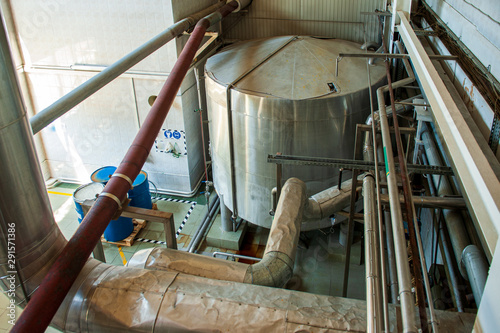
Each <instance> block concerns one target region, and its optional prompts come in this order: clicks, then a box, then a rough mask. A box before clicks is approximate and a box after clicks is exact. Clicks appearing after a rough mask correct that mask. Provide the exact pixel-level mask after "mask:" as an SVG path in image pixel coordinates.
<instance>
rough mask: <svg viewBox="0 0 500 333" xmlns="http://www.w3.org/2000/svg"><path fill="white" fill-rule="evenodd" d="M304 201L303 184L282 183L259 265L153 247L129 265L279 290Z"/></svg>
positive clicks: (290, 270)
mask: <svg viewBox="0 0 500 333" xmlns="http://www.w3.org/2000/svg"><path fill="white" fill-rule="evenodd" d="M306 198H307V197H306V185H305V183H304V182H303V181H301V180H299V179H297V178H290V179H288V180H287V181H286V183H285V185H284V186H283V189H282V191H281V196H280V199H279V202H278V206H277V208H276V214H275V216H274V221H273V224H272V227H271V231H270V233H269V238H268V241H267V246H266V250H265V252H264V256H263V258H262V260H261V261H260V262H258V263H255V264H253V265H248V264H243V263H239V262H234V261H227V260H223V259H219V258H212V257H206V256H201V255H198V254H192V253H187V252H181V251H177V250H171V249H165V248H156V249H153V250H147V252H143V251H139V252H137V253H136V254H135V255H134V256H133V257H132V258H131V260H130V266H133V267H140V268H145V269H150V270H165V271H175V272H179V273H186V274H191V275H196V276H202V277H206V278H211V279H219V280H226V281H235V282H244V283H249V284H258V285H263V286H271V287H283V286H284V285H285V284H286V283H287V282H288V280H289V279H290V278H291V277H292V273H293V267H294V259H295V253H296V250H297V244H298V242H299V235H300V224H301V222H302V215H303V211H304V205H305V202H306Z"/></svg>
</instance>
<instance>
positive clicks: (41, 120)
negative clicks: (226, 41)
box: [30, 2, 224, 134]
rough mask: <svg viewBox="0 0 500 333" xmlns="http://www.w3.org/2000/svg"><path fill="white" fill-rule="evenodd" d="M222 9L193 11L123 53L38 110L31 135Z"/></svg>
mask: <svg viewBox="0 0 500 333" xmlns="http://www.w3.org/2000/svg"><path fill="white" fill-rule="evenodd" d="M222 6H224V2H218V3H216V4H214V5H212V6H210V7H208V8H206V9H204V10H202V11H200V12H197V13H195V14H193V15H191V16H189V17H186V18H185V19H182V20H180V21H179V22H177V23H175V24H174V25H172V26H170V27H169V28H168V29H167V30H165V31H163V32H162V33H160V34H158V35H157V36H155V37H154V38H153V39H151V40H150V41H148V42H146V43H145V44H143V45H141V46H139V47H138V48H137V49H135V50H134V51H132V52H130V53H129V54H127V55H126V56H125V57H123V58H121V59H120V60H118V61H117V62H115V63H113V64H112V65H110V66H108V67H107V68H106V69H105V70H103V71H102V72H100V73H99V74H97V75H95V76H93V77H92V78H90V79H89V80H87V81H85V82H84V83H82V84H81V85H79V86H78V87H77V88H75V89H74V90H72V91H71V92H69V93H67V94H66V95H64V96H63V97H62V98H60V99H59V100H57V101H56V102H54V103H53V104H51V105H50V106H48V107H46V108H45V109H43V110H42V111H40V112H38V113H37V114H35V115H34V116H33V117H31V119H30V123H31V128H32V130H33V134H36V133H38V132H39V131H41V130H42V129H44V128H45V127H46V126H47V125H49V124H50V123H52V122H53V121H54V120H56V119H57V118H59V117H60V116H62V115H63V114H65V113H66V112H68V111H69V110H71V109H72V108H74V107H75V106H77V105H78V104H80V103H81V102H83V101H84V100H85V99H87V98H88V97H90V96H92V95H93V94H94V93H95V92H97V91H99V90H100V89H101V88H103V87H104V86H106V85H107V84H108V83H110V82H111V81H113V80H114V79H116V78H117V77H118V76H120V75H121V74H123V73H124V72H125V71H127V70H128V69H130V68H131V67H133V66H134V65H136V64H138V63H139V62H140V61H142V60H143V59H145V58H146V57H148V56H149V55H150V54H152V53H153V52H155V51H156V50H158V49H159V48H160V47H162V46H163V45H165V44H167V43H168V42H169V41H171V40H172V39H174V38H175V37H177V36H179V35H180V34H182V33H183V32H184V31H187V30H188V29H189V28H191V27H193V26H194V25H195V23H196V22H197V21H198V20H200V19H202V18H204V17H205V16H207V15H209V14H210V13H213V12H214V11H215V10H217V9H219V8H221V7H222Z"/></svg>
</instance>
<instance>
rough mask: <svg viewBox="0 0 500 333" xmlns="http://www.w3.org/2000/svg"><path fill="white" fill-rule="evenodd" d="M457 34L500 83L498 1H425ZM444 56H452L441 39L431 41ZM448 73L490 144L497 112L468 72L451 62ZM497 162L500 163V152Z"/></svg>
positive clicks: (499, 4) (499, 6) (499, 150)
mask: <svg viewBox="0 0 500 333" xmlns="http://www.w3.org/2000/svg"><path fill="white" fill-rule="evenodd" d="M425 2H426V3H427V4H428V5H429V6H430V7H431V8H432V10H433V11H434V12H435V13H436V14H437V15H438V16H439V17H440V18H441V20H443V22H445V23H446V24H447V26H448V28H450V29H451V30H452V31H453V33H454V34H455V35H456V36H458V37H459V38H460V40H461V41H462V42H463V43H464V44H465V45H466V46H467V48H468V49H469V50H470V51H471V52H472V53H473V54H474V55H475V56H476V57H477V58H478V59H479V61H481V63H482V64H483V65H484V66H485V67H490V72H491V74H492V75H493V76H494V77H495V78H496V79H497V80H500V60H499V59H500V2H498V0H425ZM431 39H433V40H434V44H435V46H436V47H437V48H438V49H439V50H440V52H441V53H445V54H446V53H448V51H447V50H446V48H445V47H444V45H443V44H442V43H441V42H440V41H439V38H431ZM447 63H448V72H449V74H450V76H451V77H452V78H453V80H454V84H455V86H456V88H457V89H458V90H459V91H460V92H461V93H462V96H463V99H464V101H465V102H466V105H467V107H468V109H469V112H470V113H471V116H472V118H473V119H474V121H475V122H476V124H477V125H478V127H479V129H480V130H481V132H482V134H483V136H484V137H485V139H486V140H488V138H489V134H490V129H491V125H492V122H493V110H492V109H491V107H490V106H489V105H488V103H487V102H486V100H485V99H484V98H483V97H482V96H481V95H480V93H479V90H478V89H477V87H476V86H475V85H474V84H473V83H472V82H471V81H470V79H469V78H468V77H467V75H466V74H465V72H464V71H463V70H462V69H461V68H460V67H459V66H456V64H455V62H453V61H449V62H447ZM496 156H497V158H498V159H500V149H498V151H497V154H496Z"/></svg>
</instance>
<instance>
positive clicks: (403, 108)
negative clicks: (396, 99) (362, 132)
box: [365, 94, 422, 125]
mask: <svg viewBox="0 0 500 333" xmlns="http://www.w3.org/2000/svg"><path fill="white" fill-rule="evenodd" d="M415 98H422V94H419V95H416V96H413V97H410V98H407V99H404V100H402V101H401V102H411V101H413V100H414V99H415ZM412 109H413V108H412V107H409V106H407V105H406V106H405V105H403V104H401V105H400V104H397V105H396V113H398V114H400V113H403V112H406V111H410V110H412ZM385 112H386V113H387V115H392V106H388V107H387V108H386V109H385ZM372 118H373V119H375V121H376V122H377V121H378V119H379V112H378V111H375V112H374V113H373V117H372V115H371V114H370V115H369V116H368V118H366V122H365V124H367V125H371V123H372V121H373V120H372Z"/></svg>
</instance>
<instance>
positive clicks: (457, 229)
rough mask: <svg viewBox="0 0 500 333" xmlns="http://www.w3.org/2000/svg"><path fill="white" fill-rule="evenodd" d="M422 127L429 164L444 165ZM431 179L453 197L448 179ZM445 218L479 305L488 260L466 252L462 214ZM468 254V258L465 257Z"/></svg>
mask: <svg viewBox="0 0 500 333" xmlns="http://www.w3.org/2000/svg"><path fill="white" fill-rule="evenodd" d="M422 126H423V130H422V142H423V145H424V149H425V155H426V157H427V159H428V163H429V164H430V165H443V162H442V160H441V157H440V155H439V151H438V149H437V147H436V145H435V143H434V140H433V135H432V133H430V130H429V128H428V126H427V125H426V124H425V123H424V124H423V125H422ZM430 179H432V182H433V183H434V186H435V187H436V191H437V195H438V196H447V195H453V190H452V186H451V184H450V182H449V180H448V178H447V177H444V176H441V177H435V176H432V177H431V178H430ZM443 216H444V221H445V223H446V227H447V229H448V233H449V235H450V240H451V244H452V248H453V252H454V254H455V258H456V260H457V263H458V267H459V269H460V272H461V274H462V276H463V277H464V278H466V279H467V280H469V282H471V281H472V282H471V286H472V283H473V284H474V289H475V291H474V299H475V301H476V304H477V305H479V302H480V301H481V298H482V290H481V289H480V288H481V286H482V287H484V285H485V284H486V277H487V275H488V264H487V262H486V259H485V258H484V256H478V255H473V256H471V255H469V251H470V252H473V253H477V251H476V249H477V248H476V249H474V248H469V251H467V252H466V251H465V249H466V248H468V247H469V246H470V244H471V241H470V239H469V237H468V233H467V230H466V228H465V225H464V221H463V218H462V215H461V214H460V212H459V211H457V210H448V209H447V210H443ZM466 254H467V258H465V257H464V255H466ZM474 261H477V263H474ZM474 289H473V290H474Z"/></svg>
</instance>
